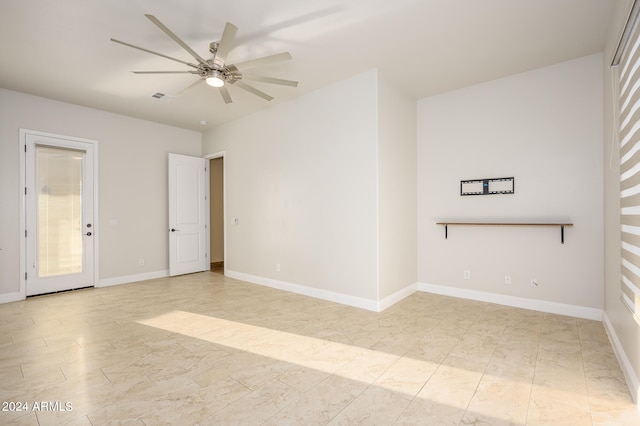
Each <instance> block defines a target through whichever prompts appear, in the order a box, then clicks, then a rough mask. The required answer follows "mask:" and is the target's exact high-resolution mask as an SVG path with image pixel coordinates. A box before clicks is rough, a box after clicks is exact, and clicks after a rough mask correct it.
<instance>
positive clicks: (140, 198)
mask: <svg viewBox="0 0 640 426" xmlns="http://www.w3.org/2000/svg"><path fill="white" fill-rule="evenodd" d="M20 128H24V129H29V130H37V131H42V132H48V133H55V134H61V135H67V136H73V137H80V138H86V139H94V140H97V141H98V152H99V188H98V191H99V210H98V213H99V220H100V223H99V228H98V229H97V233H99V255H100V257H99V278H100V280H101V281H104V282H105V283H108V282H113V281H114V280H116V281H117V280H120V279H123V278H122V277H131V276H143V275H144V274H156V273H162V271H166V270H167V269H168V258H167V250H168V249H167V234H166V231H167V228H168V224H167V221H168V218H167V153H168V152H176V153H181V154H190V155H197V156H199V155H200V154H201V134H200V133H198V132H193V131H189V130H184V129H179V128H176V127H171V126H166V125H162V124H157V123H152V122H148V121H143V120H138V119H133V118H129V117H125V116H122V115H117V114H111V113H107V112H104V111H99V110H95V109H91V108H85V107H80V106H77V105H72V104H67V103H63V102H58V101H54V100H50V99H45V98H40V97H36V96H31V95H26V94H22V93H17V92H13V91H8V90H4V89H0V200H1V201H0V248H2V250H1V251H0V299H2V295H3V294H12V293H16V292H18V291H19V283H20V279H19V259H20V253H19V246H20V235H19V233H20V191H21V188H20V185H19V182H20V176H19V171H20V160H19V158H20V157H19V154H20V151H19V129H20ZM141 258H142V259H145V264H144V265H143V266H138V259H141ZM124 279H125V280H126V278H124Z"/></svg>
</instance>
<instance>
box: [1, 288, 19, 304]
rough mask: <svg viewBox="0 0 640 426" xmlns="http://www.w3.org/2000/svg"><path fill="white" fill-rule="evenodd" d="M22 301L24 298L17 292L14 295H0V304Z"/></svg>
mask: <svg viewBox="0 0 640 426" xmlns="http://www.w3.org/2000/svg"><path fill="white" fill-rule="evenodd" d="M24 299H25V296H24V295H23V294H21V293H20V292H19V291H17V292H15V293H5V294H0V304H2V303H11V302H19V301H20V300H24Z"/></svg>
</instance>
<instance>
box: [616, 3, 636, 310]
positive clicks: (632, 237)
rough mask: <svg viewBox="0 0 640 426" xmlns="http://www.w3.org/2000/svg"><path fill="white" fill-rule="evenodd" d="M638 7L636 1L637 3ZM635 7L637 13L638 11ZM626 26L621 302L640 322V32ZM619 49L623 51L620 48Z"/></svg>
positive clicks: (621, 104) (621, 73)
mask: <svg viewBox="0 0 640 426" xmlns="http://www.w3.org/2000/svg"><path fill="white" fill-rule="evenodd" d="M636 3H637V1H636ZM636 6H637V5H636V4H634V9H636ZM632 16H633V18H634V19H630V20H629V21H628V22H627V26H626V28H625V36H624V38H625V40H624V44H625V46H622V55H621V56H620V62H619V64H618V66H617V69H616V71H617V80H618V90H617V96H618V99H617V100H618V126H619V135H618V137H619V139H618V140H619V144H620V145H619V148H620V224H621V229H620V231H621V241H622V247H621V259H622V262H621V270H622V284H621V287H622V300H623V302H624V303H625V304H626V305H627V306H628V307H629V309H631V312H632V313H633V314H634V316H635V318H636V321H638V320H639V318H640V30H639V29H638V20H637V18H636V17H637V14H634V15H632ZM619 49H620V48H619Z"/></svg>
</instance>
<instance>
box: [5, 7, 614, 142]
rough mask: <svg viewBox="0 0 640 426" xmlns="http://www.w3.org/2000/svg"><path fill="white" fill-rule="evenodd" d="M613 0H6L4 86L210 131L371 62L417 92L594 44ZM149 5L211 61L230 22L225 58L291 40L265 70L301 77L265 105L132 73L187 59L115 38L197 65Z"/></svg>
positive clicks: (273, 90) (170, 78)
mask: <svg viewBox="0 0 640 426" xmlns="http://www.w3.org/2000/svg"><path fill="white" fill-rule="evenodd" d="M618 1H623V2H625V3H626V0H234V1H229V0H126V1H125V0H55V1H54V0H0V53H1V57H0V87H4V88H7V89H11V90H17V91H21V92H25V93H31V94H35V95H39V96H44V97H48V98H53V99H58V100H62V101H66V102H71V103H75V104H80V105H85V106H89V107H92V108H98V109H102V110H106V111H111V112H116V113H121V114H126V115H130V116H134V117H139V118H143V119H148V120H153V121H157V122H162V123H167V124H171V125H176V126H180V127H184V128H190V129H194V130H204V129H206V128H208V127H211V126H214V125H216V124H219V123H222V122H225V121H229V120H232V119H234V118H237V117H240V116H243V115H246V114H250V113H252V112H255V111H257V110H259V109H261V108H266V107H268V106H270V105H273V104H274V103H277V102H282V101H283V100H287V99H291V98H294V97H296V96H300V95H301V94H303V93H308V92H309V91H312V90H315V89H317V88H319V87H322V86H325V85H328V84H331V83H332V82H334V81H338V80H341V79H344V78H347V77H349V76H352V75H355V74H357V73H360V72H363V71H366V70H368V69H371V68H374V67H377V68H379V69H380V72H381V73H384V74H385V75H386V76H388V77H390V78H391V79H392V80H393V81H395V83H396V86H397V88H398V89H400V90H402V91H403V92H405V93H406V94H407V95H409V96H411V97H413V98H415V99H420V98H423V97H427V96H430V95H433V94H437V93H442V92H446V91H449V90H453V89H456V88H460V87H464V86H469V85H472V84H476V83H479V82H482V81H488V80H492V79H495V78H500V77H504V76H507V75H511V74H514V73H519V72H523V71H527V70H530V69H535V68H539V67H543V66H547V65H551V64H555V63H559V62H562V61H566V60H570V59H574V58H578V57H581V56H585V55H589V54H592V53H596V52H599V51H601V50H602V49H603V46H604V41H605V37H606V33H607V29H608V25H609V21H610V18H611V16H612V11H613V8H614V6H615V4H616V3H617V2H618ZM147 13H149V14H153V15H155V16H156V17H157V18H158V19H159V20H160V21H162V22H163V23H164V24H165V25H166V26H167V27H168V28H170V29H171V30H172V31H173V32H174V33H175V34H177V35H178V36H179V37H180V38H182V39H183V40H184V41H185V42H186V43H187V44H188V45H189V46H191V47H192V48H193V49H194V50H195V51H196V52H198V53H199V54H200V55H201V56H203V57H205V58H208V57H209V54H208V45H209V42H211V41H217V40H218V39H219V38H220V36H221V34H222V29H223V28H224V25H225V22H226V21H229V22H232V23H233V24H235V25H236V26H237V27H238V28H239V31H238V35H237V39H236V42H237V43H236V47H235V48H234V49H233V50H232V51H231V53H230V54H229V56H228V62H240V61H243V60H246V59H250V58H254V57H260V56H265V55H269V54H274V53H279V52H282V51H288V52H290V53H291V54H292V55H293V60H291V61H287V62H282V63H278V64H274V65H268V66H263V67H260V68H259V71H260V73H261V74H264V75H268V76H271V77H279V78H286V79H292V80H297V81H299V82H300V85H299V86H298V88H290V87H281V86H274V85H270V84H266V83H255V86H256V87H258V88H259V89H261V90H263V91H265V92H267V93H269V94H271V95H273V96H274V97H275V98H276V99H275V100H273V101H271V102H267V101H265V100H263V99H260V98H258V97H255V96H253V95H251V94H248V93H246V92H243V91H242V90H240V89H239V88H237V87H230V89H229V91H230V93H231V96H232V97H233V99H234V103H232V104H229V105H226V104H225V103H224V102H223V101H222V98H221V97H220V95H219V94H218V93H216V92H217V89H213V88H210V87H208V86H206V85H204V84H201V85H198V86H195V87H193V88H191V89H189V90H187V91H185V92H184V93H182V94H180V91H181V90H183V89H184V88H185V87H187V86H189V85H190V84H191V83H193V82H194V81H196V80H197V78H198V77H196V76H193V75H189V74H187V75H180V74H179V75H134V74H132V73H131V72H130V71H132V70H186V69H188V67H187V66H185V65H182V64H179V63H176V62H173V61H170V60H167V59H164V58H161V57H158V56H154V55H151V54H147V53H145V52H142V51H139V50H135V49H131V48H128V47H125V46H122V45H119V44H116V43H113V42H111V41H110V40H109V39H110V38H112V37H113V38H116V39H119V40H123V41H126V42H128V43H131V44H134V45H137V46H141V47H145V48H147V49H150V50H153V51H156V52H160V53H163V54H166V55H168V56H172V57H176V58H179V59H182V60H185V61H188V62H194V60H193V58H192V57H191V56H190V55H189V54H188V53H187V52H185V51H184V50H182V49H181V48H180V47H179V46H178V45H177V44H176V43H175V42H174V41H173V40H171V39H170V38H169V37H168V36H167V35H166V34H164V33H163V32H162V31H161V30H160V29H159V28H158V27H156V26H155V25H153V24H152V23H151V22H150V21H149V20H148V19H146V18H145V16H144V14H147ZM155 92H163V93H166V94H169V95H175V96H176V97H175V99H174V100H173V101H171V102H163V101H159V100H156V99H153V98H152V97H151V95H152V94H154V93H155ZM201 120H206V121H207V123H208V124H207V125H201V124H200V121H201Z"/></svg>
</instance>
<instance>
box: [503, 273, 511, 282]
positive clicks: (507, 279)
mask: <svg viewBox="0 0 640 426" xmlns="http://www.w3.org/2000/svg"><path fill="white" fill-rule="evenodd" d="M504 283H505V284H511V275H505V276H504Z"/></svg>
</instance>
